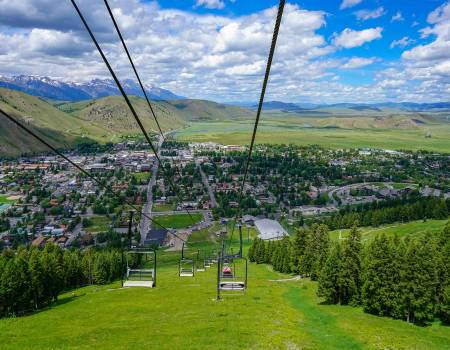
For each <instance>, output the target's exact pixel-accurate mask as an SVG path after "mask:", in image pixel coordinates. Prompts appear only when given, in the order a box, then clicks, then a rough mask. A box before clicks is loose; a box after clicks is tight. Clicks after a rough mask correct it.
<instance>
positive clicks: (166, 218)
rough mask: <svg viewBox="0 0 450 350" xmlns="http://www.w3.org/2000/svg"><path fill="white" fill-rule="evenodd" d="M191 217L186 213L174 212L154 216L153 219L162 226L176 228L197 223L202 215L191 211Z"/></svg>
mask: <svg viewBox="0 0 450 350" xmlns="http://www.w3.org/2000/svg"><path fill="white" fill-rule="evenodd" d="M191 217H192V220H191ZM191 217H189V215H188V214H175V215H161V216H155V217H154V219H155V221H157V222H158V223H159V224H161V225H162V226H165V227H168V228H176V229H181V228H187V227H189V226H192V225H195V224H197V223H199V222H200V221H201V220H202V219H203V215H202V214H199V213H192V214H191Z"/></svg>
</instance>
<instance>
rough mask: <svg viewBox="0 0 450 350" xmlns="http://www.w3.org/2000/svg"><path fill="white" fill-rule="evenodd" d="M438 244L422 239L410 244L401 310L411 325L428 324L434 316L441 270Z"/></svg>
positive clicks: (403, 278)
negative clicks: (438, 277) (437, 262)
mask: <svg viewBox="0 0 450 350" xmlns="http://www.w3.org/2000/svg"><path fill="white" fill-rule="evenodd" d="M435 253H436V252H435V249H434V245H433V244H432V243H431V242H430V241H429V240H427V239H426V238H422V239H421V240H412V241H410V242H409V244H408V248H407V251H406V255H405V260H404V266H403V267H402V270H401V288H400V294H401V308H402V312H403V315H404V317H405V319H406V321H407V322H411V323H418V324H424V323H426V322H428V321H430V320H432V319H433V317H434V312H435V303H436V299H435V292H436V284H437V271H436V270H437V269H436V267H437V266H436V261H435V260H436V259H435V255H436V254H435Z"/></svg>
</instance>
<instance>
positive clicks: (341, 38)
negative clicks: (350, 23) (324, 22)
mask: <svg viewBox="0 0 450 350" xmlns="http://www.w3.org/2000/svg"><path fill="white" fill-rule="evenodd" d="M382 32H383V28H381V27H376V28H369V29H364V30H360V31H358V30H353V29H350V28H345V29H344V30H343V31H342V33H341V34H339V35H336V36H335V38H334V40H333V43H334V45H336V46H337V47H341V48H345V49H351V48H354V47H358V46H362V45H364V44H365V43H368V42H371V41H373V40H376V39H380V38H381V37H382V35H381V33H382Z"/></svg>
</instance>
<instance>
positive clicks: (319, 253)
mask: <svg viewBox="0 0 450 350" xmlns="http://www.w3.org/2000/svg"><path fill="white" fill-rule="evenodd" d="M328 247H329V236H328V227H327V226H326V225H318V226H315V227H314V228H313V234H312V247H311V248H312V252H313V256H312V264H311V279H312V280H313V281H315V280H317V278H318V277H319V274H320V271H321V270H322V267H323V266H324V265H325V261H326V259H327V256H328Z"/></svg>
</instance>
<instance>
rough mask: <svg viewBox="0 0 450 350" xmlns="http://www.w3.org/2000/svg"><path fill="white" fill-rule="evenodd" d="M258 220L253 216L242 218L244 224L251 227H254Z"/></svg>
mask: <svg viewBox="0 0 450 350" xmlns="http://www.w3.org/2000/svg"><path fill="white" fill-rule="evenodd" d="M256 220H258V219H257V218H255V217H254V216H252V215H244V216H243V217H242V223H243V224H246V225H250V226H254V225H255V221H256Z"/></svg>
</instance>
